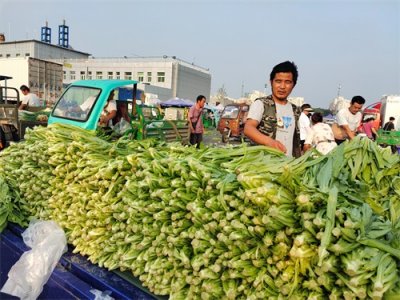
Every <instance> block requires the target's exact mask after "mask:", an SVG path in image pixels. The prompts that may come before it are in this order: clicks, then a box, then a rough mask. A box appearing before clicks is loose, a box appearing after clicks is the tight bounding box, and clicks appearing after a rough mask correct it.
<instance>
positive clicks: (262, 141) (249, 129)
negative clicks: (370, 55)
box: [244, 119, 287, 153]
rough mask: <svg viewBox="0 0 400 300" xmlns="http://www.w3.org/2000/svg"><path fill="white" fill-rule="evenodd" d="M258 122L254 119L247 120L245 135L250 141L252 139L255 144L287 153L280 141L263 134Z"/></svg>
mask: <svg viewBox="0 0 400 300" xmlns="http://www.w3.org/2000/svg"><path fill="white" fill-rule="evenodd" d="M258 123H259V122H258V121H257V120H253V119H247V121H246V123H245V125H244V134H245V136H247V137H248V138H249V139H251V140H252V141H253V142H255V143H257V144H259V145H264V146H268V147H272V148H275V149H277V150H280V151H282V152H284V153H286V151H287V150H286V147H285V146H284V145H283V144H282V143H281V142H279V141H277V140H274V139H273V138H271V137H269V136H267V135H265V134H262V133H261V132H260V131H259V130H258V129H257V126H258Z"/></svg>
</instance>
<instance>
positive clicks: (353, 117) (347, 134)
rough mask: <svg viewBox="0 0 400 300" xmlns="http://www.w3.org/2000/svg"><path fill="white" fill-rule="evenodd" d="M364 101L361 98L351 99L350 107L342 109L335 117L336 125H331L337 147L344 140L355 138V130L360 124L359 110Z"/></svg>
mask: <svg viewBox="0 0 400 300" xmlns="http://www.w3.org/2000/svg"><path fill="white" fill-rule="evenodd" d="M364 103H365V99H364V98H363V97H361V96H354V97H353V98H352V99H351V102H350V107H348V108H342V109H341V110H339V112H338V113H337V115H336V120H337V123H334V124H333V125H332V130H333V133H334V135H335V140H336V143H337V144H338V145H340V144H341V143H343V142H344V141H345V140H347V139H349V140H352V139H353V138H354V137H355V136H356V132H357V128H358V127H359V126H360V124H361V119H362V114H361V109H362V107H363V105H364Z"/></svg>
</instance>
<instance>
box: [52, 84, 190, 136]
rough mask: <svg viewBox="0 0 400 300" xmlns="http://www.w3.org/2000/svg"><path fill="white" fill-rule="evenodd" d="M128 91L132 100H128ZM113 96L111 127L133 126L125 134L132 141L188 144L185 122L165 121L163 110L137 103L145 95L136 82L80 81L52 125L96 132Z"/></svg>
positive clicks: (58, 107)
mask: <svg viewBox="0 0 400 300" xmlns="http://www.w3.org/2000/svg"><path fill="white" fill-rule="evenodd" d="M127 91H130V93H128V95H129V96H127V93H126V92H127ZM113 92H114V100H116V103H117V115H116V116H115V117H114V118H113V119H112V123H113V124H112V125H117V124H118V123H120V122H123V123H125V124H129V125H130V129H129V130H127V131H126V133H127V134H129V135H130V137H131V138H134V139H139V140H141V139H146V138H157V139H161V140H165V141H168V142H170V141H175V140H178V141H182V142H186V140H188V136H189V127H188V124H187V122H186V121H184V122H179V121H170V120H164V119H163V118H162V115H161V113H160V110H159V109H158V108H157V107H154V106H147V105H145V104H144V103H143V101H140V100H138V98H141V95H143V91H139V90H138V89H137V81H134V80H81V81H76V82H74V83H72V84H71V85H69V86H68V88H67V89H66V90H65V92H64V93H63V94H62V95H61V97H60V99H59V100H58V101H57V103H56V104H55V106H54V108H53V110H52V112H51V114H50V117H49V122H48V123H49V124H53V123H62V124H69V125H74V126H77V127H80V128H84V129H87V130H96V129H97V128H98V127H99V119H100V116H101V114H102V112H103V109H104V107H105V105H106V104H107V100H108V98H109V97H110V95H111V93H113Z"/></svg>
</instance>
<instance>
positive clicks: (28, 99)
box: [18, 85, 41, 110]
mask: <svg viewBox="0 0 400 300" xmlns="http://www.w3.org/2000/svg"><path fill="white" fill-rule="evenodd" d="M19 89H20V90H21V93H22V94H23V96H22V97H21V104H20V105H19V107H18V109H19V110H24V109H28V108H29V107H39V106H41V105H40V100H39V98H38V96H36V94H33V93H31V91H30V89H29V87H27V86H26V85H21V87H20V88H19Z"/></svg>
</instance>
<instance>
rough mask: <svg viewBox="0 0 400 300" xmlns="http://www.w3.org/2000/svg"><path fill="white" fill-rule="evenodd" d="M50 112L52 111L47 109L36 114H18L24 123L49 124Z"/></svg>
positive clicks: (23, 112)
mask: <svg viewBox="0 0 400 300" xmlns="http://www.w3.org/2000/svg"><path fill="white" fill-rule="evenodd" d="M50 112H51V109H47V108H46V109H43V110H40V111H36V112H32V111H26V110H21V111H19V112H18V116H19V118H20V119H21V120H24V121H38V122H47V121H48V119H49V115H50Z"/></svg>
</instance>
